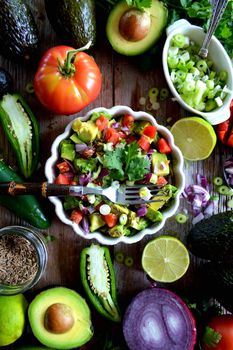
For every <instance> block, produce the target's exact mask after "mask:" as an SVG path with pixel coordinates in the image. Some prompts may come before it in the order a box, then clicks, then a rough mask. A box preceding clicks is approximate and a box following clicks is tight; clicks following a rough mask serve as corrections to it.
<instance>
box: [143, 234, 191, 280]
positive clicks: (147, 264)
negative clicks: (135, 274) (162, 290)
mask: <svg viewBox="0 0 233 350" xmlns="http://www.w3.org/2000/svg"><path fill="white" fill-rule="evenodd" d="M189 263H190V259H189V253H188V250H187V249H186V247H185V246H184V245H183V243H181V241H179V240H178V239H177V238H174V237H170V236H161V237H158V238H155V239H153V240H152V241H150V242H149V243H147V245H146V246H145V248H144V250H143V253H142V267H143V269H144V271H145V272H146V273H147V274H148V275H149V276H150V277H151V278H152V279H153V280H155V281H158V282H165V283H166V282H174V281H176V280H178V279H179V278H181V277H182V276H183V275H184V274H185V272H186V271H187V269H188V267H189Z"/></svg>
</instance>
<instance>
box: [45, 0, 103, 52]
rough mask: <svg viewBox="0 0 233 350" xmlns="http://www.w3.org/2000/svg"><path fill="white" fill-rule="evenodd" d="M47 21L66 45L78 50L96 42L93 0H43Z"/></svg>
mask: <svg viewBox="0 0 233 350" xmlns="http://www.w3.org/2000/svg"><path fill="white" fill-rule="evenodd" d="M45 9H46V12H47V16H48V19H49V21H50V23H51V25H52V27H53V28H54V30H55V31H56V33H57V34H58V35H59V36H60V37H61V39H63V40H64V41H65V42H64V43H67V44H70V45H72V46H73V47H74V48H76V49H78V48H80V47H82V46H84V45H86V44H87V43H88V42H89V41H90V40H91V41H92V46H93V45H94V43H95V40H96V17H95V1H94V0H45Z"/></svg>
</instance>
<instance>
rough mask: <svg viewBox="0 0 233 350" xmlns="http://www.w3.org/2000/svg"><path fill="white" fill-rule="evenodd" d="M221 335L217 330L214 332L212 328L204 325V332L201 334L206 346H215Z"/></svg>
mask: <svg viewBox="0 0 233 350" xmlns="http://www.w3.org/2000/svg"><path fill="white" fill-rule="evenodd" d="M221 338H222V335H221V334H220V333H218V332H216V331H215V330H214V329H213V328H210V327H208V326H207V327H206V328H205V333H204V335H203V339H202V341H203V343H204V344H206V345H207V346H208V347H211V348H212V347H215V346H216V345H217V344H218V343H219V342H220V340H221Z"/></svg>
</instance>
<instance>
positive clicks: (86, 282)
mask: <svg viewBox="0 0 233 350" xmlns="http://www.w3.org/2000/svg"><path fill="white" fill-rule="evenodd" d="M80 275H81V281H82V284H83V287H84V289H85V291H86V293H87V295H88V297H89V299H90V301H91V302H92V304H93V306H94V307H95V308H96V310H97V311H98V312H99V313H100V314H101V315H103V316H105V317H106V318H108V319H109V320H111V321H114V322H120V321H121V317H120V314H119V308H118V304H117V301H116V282H115V271H114V268H113V264H112V261H111V257H110V252H109V249H108V248H107V247H101V246H99V245H97V244H92V245H91V246H90V247H87V248H84V249H83V250H82V252H81V255H80Z"/></svg>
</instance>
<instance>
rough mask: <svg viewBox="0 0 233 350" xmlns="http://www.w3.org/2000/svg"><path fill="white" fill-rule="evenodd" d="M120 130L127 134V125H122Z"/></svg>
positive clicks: (128, 130) (128, 131)
mask: <svg viewBox="0 0 233 350" xmlns="http://www.w3.org/2000/svg"><path fill="white" fill-rule="evenodd" d="M121 130H122V131H123V132H125V133H126V134H129V133H130V129H129V128H127V126H122V127H121Z"/></svg>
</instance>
